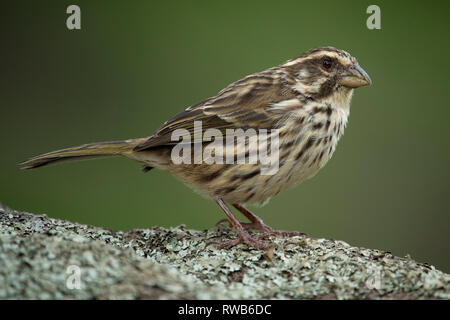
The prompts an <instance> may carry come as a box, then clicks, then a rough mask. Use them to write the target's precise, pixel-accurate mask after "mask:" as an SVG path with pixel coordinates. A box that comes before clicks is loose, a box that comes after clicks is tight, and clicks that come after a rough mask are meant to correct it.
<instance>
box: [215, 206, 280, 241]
mask: <svg viewBox="0 0 450 320" xmlns="http://www.w3.org/2000/svg"><path fill="white" fill-rule="evenodd" d="M214 200H215V201H216V202H217V204H218V205H219V206H220V208H222V210H223V212H225V214H226V216H227V219H228V222H229V223H230V225H231V227H232V228H233V229H234V230H235V231H236V233H237V235H238V237H237V238H235V239H232V240H228V241H223V242H220V241H212V242H209V243H208V244H207V246H209V245H210V244H215V245H217V247H218V248H219V249H222V248H225V247H230V246H231V247H232V246H235V245H237V244H239V243H241V242H244V243H245V244H247V245H248V246H250V247H254V248H256V249H267V248H270V247H273V244H271V243H268V242H265V241H261V240H259V239H258V238H256V237H253V236H251V235H250V234H249V233H248V232H247V231H245V228H244V227H243V226H242V225H241V223H240V222H239V220H238V219H236V217H235V216H234V215H233V213H232V212H231V210H230V208H228V207H227V205H226V204H225V202H223V200H222V199H220V198H214Z"/></svg>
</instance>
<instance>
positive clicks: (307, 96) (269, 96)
mask: <svg viewBox="0 0 450 320" xmlns="http://www.w3.org/2000/svg"><path fill="white" fill-rule="evenodd" d="M371 84H372V80H371V79H370V77H369V75H368V74H367V73H366V72H365V71H364V69H363V68H362V67H361V66H360V65H359V63H358V61H357V60H356V58H354V57H353V56H352V55H350V54H349V53H348V52H346V51H344V50H341V49H337V48H334V47H330V46H328V47H319V48H314V49H310V50H308V51H306V52H304V53H302V54H300V55H299V56H297V57H295V58H293V59H290V60H288V61H286V62H283V63H282V64H280V65H278V66H275V67H272V68H269V69H266V70H264V71H260V72H256V73H254V74H251V75H248V76H246V77H244V78H242V79H240V80H238V81H236V82H234V83H232V84H230V85H228V86H227V87H225V88H224V89H223V90H221V91H220V92H219V93H218V94H217V95H215V96H212V97H210V98H207V99H205V100H203V101H201V102H199V103H197V104H194V105H192V106H190V107H188V108H187V109H185V110H184V111H181V112H179V113H178V114H176V115H175V116H173V117H172V118H170V119H169V120H168V121H166V122H165V123H164V124H163V125H162V126H161V127H160V128H159V129H158V130H156V131H155V132H154V133H153V134H152V135H150V136H147V137H143V138H136V139H128V140H122V141H107V142H97V143H89V144H84V145H80V146H77V147H71V148H65V149H61V150H57V151H53V152H48V153H45V154H42V155H38V156H35V157H32V158H30V159H29V160H27V161H25V162H22V163H21V166H22V168H23V169H35V168H39V167H42V166H45V165H48V164H53V163H56V162H60V161H64V160H77V159H83V158H96V157H101V156H124V157H126V158H129V159H132V160H135V161H138V162H140V163H142V164H143V165H144V169H143V170H144V171H149V170H151V169H153V168H156V169H159V170H163V171H168V172H169V173H171V174H172V175H174V176H176V177H177V178H179V179H180V180H181V181H182V182H184V183H185V184H187V185H188V186H191V187H193V188H194V189H195V190H197V191H199V193H200V194H203V195H205V196H206V197H210V198H212V199H213V200H214V201H215V202H216V203H217V204H218V205H219V207H220V208H221V209H222V210H223V212H224V213H225V215H226V219H222V220H220V221H219V223H222V222H229V224H230V226H231V227H232V228H233V229H234V231H235V232H236V234H237V236H236V237H235V238H232V239H229V240H224V241H212V242H210V243H208V245H209V244H213V245H216V246H217V247H218V248H226V247H232V246H235V245H237V244H240V243H243V244H245V245H247V246H248V247H250V248H256V249H268V248H273V246H274V244H273V243H272V242H270V241H267V238H268V237H270V236H277V235H281V236H297V235H304V233H302V232H297V231H285V230H275V229H272V228H271V227H270V226H268V225H266V224H265V223H264V222H263V220H262V219H261V218H260V217H258V216H257V215H255V214H254V213H252V212H251V211H250V210H248V209H247V205H248V204H256V205H262V204H265V203H267V202H268V200H269V199H270V198H272V197H274V196H275V195H277V194H278V193H280V192H281V191H283V190H286V189H288V188H291V187H293V186H295V185H298V184H300V183H301V182H303V181H305V180H307V179H310V178H312V177H313V176H314V175H315V174H316V173H317V172H318V171H319V170H320V169H321V168H322V167H323V166H324V165H325V164H326V163H327V162H328V161H329V160H330V158H331V157H332V155H333V153H334V151H335V149H336V146H337V143H338V141H339V139H340V138H341V137H342V135H343V133H344V129H345V127H346V125H347V121H348V117H349V112H350V103H351V99H352V95H353V91H354V89H356V88H359V87H362V86H367V85H371ZM198 124H201V126H198ZM239 129H241V130H242V131H244V130H246V131H244V132H248V131H249V130H253V131H251V132H252V134H250V135H249V136H247V137H246V136H244V139H242V140H240V143H237V144H233V145H231V147H230V148H225V152H223V153H220V152H219V151H220V149H216V148H214V149H213V151H212V152H211V148H210V147H211V145H212V144H213V143H215V142H217V144H216V145H215V146H220V145H222V146H223V145H224V142H223V140H222V141H221V140H220V139H218V138H217V137H218V135H219V134H224V135H225V136H226V135H227V132H229V131H230V130H231V131H233V130H239ZM208 130H215V131H213V132H214V133H215V134H216V136H215V139H214V141H213V140H212V138H211V139H210V140H208V139H206V140H205V137H204V136H202V135H204V134H206V133H207V132H208ZM263 130H265V131H263ZM177 132H178V133H180V132H182V133H184V137H186V138H192V140H189V139H188V140H186V141H188V142H187V143H186V142H185V143H181V142H180V139H174V134H175V133H177ZM233 132H234V131H233ZM264 132H266V133H267V132H269V134H266V135H265V138H264V139H262V138H261V139H260V141H259V144H258V143H257V144H256V145H255V144H254V143H250V140H251V139H250V138H251V137H252V136H254V135H255V133H256V135H258V133H261V134H260V136H259V137H261V136H263V134H262V133H264ZM199 137H200V138H199ZM178 138H180V137H178ZM233 139H234V138H233ZM261 141H262V142H261ZM180 145H181V146H182V147H183V148H184V147H186V148H187V147H189V146H191V145H192V146H193V148H192V149H189V148H187V149H183V150H182V151H183V152H179V153H178V155H181V154H182V155H183V156H182V157H184V156H186V159H189V158H191V159H192V158H193V157H194V158H195V150H200V153H199V154H200V155H202V154H205V151H207V150H209V153H206V154H207V155H206V157H205V158H204V159H200V160H199V161H196V160H198V159H194V161H181V162H180V161H179V159H176V157H174V154H176V152H175V153H174V151H175V149H177V148H178V149H177V150H178V151H180ZM260 146H265V147H267V148H269V147H270V148H272V146H276V148H274V150H275V151H274V153H273V154H274V155H277V157H276V159H275V160H276V167H275V170H272V171H271V172H270V173H268V174H267V173H266V174H265V173H264V170H265V169H267V161H266V162H265V163H263V161H262V160H263V157H261V159H257V161H244V162H242V161H241V162H237V161H236V159H237V158H238V157H241V158H240V159H242V156H247V157H248V156H249V154H252V155H255V154H256V155H260V154H261V150H262V149H260ZM196 148H197V149H196ZM198 148H199V149H198ZM208 148H210V149H208ZM192 150H194V151H192ZM227 155H229V156H230V159H232V160H233V161H207V160H212V159H213V160H217V159H219V160H220V159H221V157H223V158H224V157H226V156H227ZM271 155H272V149H271ZM183 159H185V158H183ZM175 160H176V161H175ZM227 160H228V158H227ZM244 160H245V158H244ZM247 160H248V159H247ZM253 160H254V158H253ZM269 171H270V170H269ZM227 203H228V205H227ZM230 204H231V205H232V206H233V207H234V208H236V209H237V210H238V211H240V212H241V213H242V214H243V215H244V216H245V217H246V218H247V219H248V220H249V221H250V222H247V223H245V222H241V221H239V220H238V219H237V218H236V216H235V215H234V214H233V212H232V210H231V209H230V206H229V205H230ZM251 229H254V230H259V231H260V233H261V234H260V235H255V234H253V233H252V232H249V230H251Z"/></svg>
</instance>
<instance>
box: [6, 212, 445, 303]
mask: <svg viewBox="0 0 450 320" xmlns="http://www.w3.org/2000/svg"><path fill="white" fill-rule="evenodd" d="M230 237H234V234H233V232H232V231H231V230H229V229H228V228H227V227H224V226H220V227H215V228H213V229H210V230H204V231H197V230H188V229H186V228H184V227H183V226H178V227H174V228H170V229H165V228H161V227H154V228H150V229H136V230H132V231H130V232H122V231H113V230H106V229H101V228H98V227H93V226H87V225H81V224H78V223H73V222H69V221H62V220H58V219H52V218H48V217H47V216H45V215H35V214H31V213H27V212H19V211H15V210H12V209H9V208H7V207H5V206H2V205H0V283H2V285H1V286H0V298H1V299H449V298H450V275H448V274H445V273H443V272H441V271H439V270H436V269H435V268H434V267H433V266H430V265H428V264H424V263H419V262H417V261H414V260H413V259H411V257H409V256H407V257H404V258H400V257H396V256H393V255H392V254H390V253H389V252H384V251H381V250H373V249H365V248H357V247H352V246H350V245H349V244H347V243H345V242H343V241H333V240H326V239H314V238H309V237H293V238H272V239H271V240H273V241H274V243H275V244H276V245H277V246H276V248H275V249H274V250H273V252H268V253H266V252H264V251H260V250H254V249H249V248H248V247H246V246H245V245H238V246H235V247H233V248H230V249H225V250H217V249H216V248H215V247H214V246H206V244H207V243H208V241H212V240H217V239H222V238H223V239H228V238H230ZM272 255H273V256H272ZM271 257H272V259H270V258H271Z"/></svg>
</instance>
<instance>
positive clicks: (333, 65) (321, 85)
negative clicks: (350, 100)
mask: <svg viewBox="0 0 450 320" xmlns="http://www.w3.org/2000/svg"><path fill="white" fill-rule="evenodd" d="M281 67H282V68H286V71H287V72H288V73H289V74H290V75H291V76H292V77H293V78H294V79H295V85H294V90H296V91H297V92H299V93H300V94H302V95H304V96H307V97H310V98H313V99H323V98H328V97H330V96H332V95H335V94H343V95H349V96H350V97H351V93H352V91H353V90H352V89H354V88H358V87H361V86H366V85H370V84H372V80H371V79H370V77H369V75H368V74H367V73H366V72H365V71H364V70H363V69H362V68H361V67H360V66H359V64H358V61H357V60H356V59H355V58H354V57H352V56H351V55H350V54H349V53H347V52H345V51H344V50H339V49H336V48H332V47H323V48H317V49H311V50H309V51H307V52H305V53H303V54H301V55H300V56H298V57H297V58H294V59H292V60H290V61H288V62H286V63H285V64H283V65H282V66H281Z"/></svg>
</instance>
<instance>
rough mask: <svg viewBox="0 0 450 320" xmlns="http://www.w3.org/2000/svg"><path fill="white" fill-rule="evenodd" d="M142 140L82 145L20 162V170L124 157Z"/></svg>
mask: <svg viewBox="0 0 450 320" xmlns="http://www.w3.org/2000/svg"><path fill="white" fill-rule="evenodd" d="M141 140H142V139H130V140H124V141H107V142H96V143H89V144H83V145H81V146H77V147H72V148H66V149H61V150H56V151H52V152H48V153H45V154H41V155H38V156H35V157H33V158H30V159H28V160H27V161H25V162H22V163H21V164H20V166H21V167H22V169H34V168H39V167H42V166H45V165H48V164H53V163H55V162H60V161H67V160H81V159H89V158H96V157H102V156H115V155H125V154H127V153H131V152H133V148H134V147H135V146H136V145H137V144H139V143H140V142H141Z"/></svg>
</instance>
